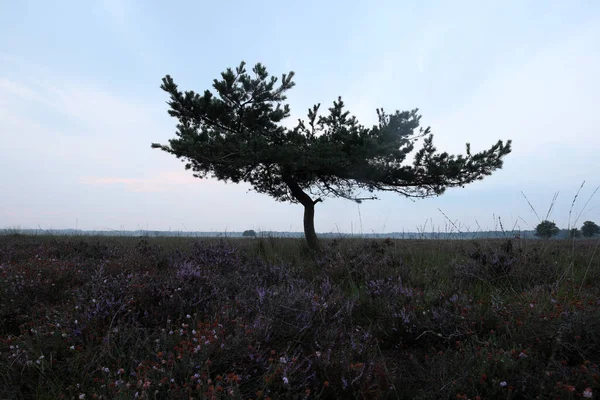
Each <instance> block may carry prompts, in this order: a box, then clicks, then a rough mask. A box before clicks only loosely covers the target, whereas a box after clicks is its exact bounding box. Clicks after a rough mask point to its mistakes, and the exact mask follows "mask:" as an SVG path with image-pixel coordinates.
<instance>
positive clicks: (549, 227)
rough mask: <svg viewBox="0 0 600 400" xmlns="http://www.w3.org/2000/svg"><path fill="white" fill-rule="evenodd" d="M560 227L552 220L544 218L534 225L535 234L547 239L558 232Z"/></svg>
mask: <svg viewBox="0 0 600 400" xmlns="http://www.w3.org/2000/svg"><path fill="white" fill-rule="evenodd" d="M559 231H560V229H558V227H557V226H556V224H555V223H554V222H552V221H548V220H544V221H542V222H540V223H539V224H538V226H536V227H535V236H537V237H541V238H546V239H549V238H551V237H552V236H555V235H557V234H558V232H559Z"/></svg>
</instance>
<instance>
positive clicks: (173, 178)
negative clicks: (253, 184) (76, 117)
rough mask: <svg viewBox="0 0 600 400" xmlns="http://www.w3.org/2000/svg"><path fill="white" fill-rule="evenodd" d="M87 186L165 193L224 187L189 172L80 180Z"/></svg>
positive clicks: (85, 178)
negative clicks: (172, 189) (177, 188)
mask: <svg viewBox="0 0 600 400" xmlns="http://www.w3.org/2000/svg"><path fill="white" fill-rule="evenodd" d="M80 182H81V183H83V184H86V185H96V186H104V185H116V184H121V185H124V186H125V187H126V188H127V190H130V191H133V192H163V191H167V190H169V189H170V187H172V186H180V185H193V184H198V183H200V182H202V185H214V186H222V184H220V183H218V182H217V181H215V180H212V179H199V178H196V177H194V176H193V175H192V174H191V173H190V172H189V171H188V172H184V171H169V172H161V173H159V174H158V175H157V176H155V177H154V178H146V179H144V178H119V177H84V178H81V180H80Z"/></svg>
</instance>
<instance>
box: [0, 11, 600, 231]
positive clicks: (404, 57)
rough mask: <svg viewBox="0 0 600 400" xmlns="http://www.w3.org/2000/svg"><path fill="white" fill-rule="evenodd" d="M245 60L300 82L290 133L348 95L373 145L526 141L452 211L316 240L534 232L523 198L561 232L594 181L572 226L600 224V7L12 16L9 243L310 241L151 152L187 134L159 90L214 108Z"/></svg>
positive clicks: (0, 166) (389, 205) (392, 210)
mask: <svg viewBox="0 0 600 400" xmlns="http://www.w3.org/2000/svg"><path fill="white" fill-rule="evenodd" d="M426 4H428V5H426ZM433 4H435V6H434V5H433ZM241 60H244V61H246V62H247V63H248V64H249V65H250V66H252V65H254V64H255V63H257V62H262V63H264V64H265V65H266V67H267V68H268V70H269V72H270V73H272V74H275V75H277V76H281V74H282V73H286V72H288V71H290V70H293V71H295V72H296V78H295V81H296V87H295V88H293V89H292V90H291V91H290V92H289V98H288V100H289V103H290V105H291V108H292V117H291V118H290V121H289V123H293V122H294V121H296V119H297V118H299V117H304V116H305V113H306V110H307V109H308V108H309V107H311V106H312V105H313V104H315V103H322V104H323V105H324V106H327V107H329V106H330V105H331V103H332V102H333V100H334V99H336V98H337V96H338V95H341V96H342V98H343V99H344V102H345V103H346V104H347V106H348V109H349V110H350V112H351V113H352V114H354V115H356V116H357V117H358V118H359V120H360V122H361V123H363V124H366V125H369V126H370V125H372V124H374V123H375V122H376V119H377V115H376V112H375V109H376V108H378V107H383V108H385V109H386V110H387V111H393V110H396V109H399V110H407V109H413V108H417V107H418V108H419V109H420V112H421V113H422V115H423V119H422V122H423V123H424V124H425V125H428V126H431V129H432V132H433V133H434V143H435V144H436V145H437V147H438V149H442V150H448V151H451V152H463V151H464V146H465V143H466V142H470V143H471V145H472V149H473V150H474V151H479V150H484V149H486V148H488V147H489V146H491V145H492V144H494V143H495V142H496V141H497V140H498V139H503V140H506V139H512V140H513V148H514V150H513V152H512V154H510V155H509V156H507V157H506V159H505V166H504V168H503V169H502V170H501V171H498V172H496V173H495V174H494V175H493V176H491V177H488V178H486V179H485V180H484V181H482V182H477V183H474V184H471V185H469V186H467V187H466V188H465V189H450V190H449V191H448V192H447V193H446V194H444V195H443V196H441V197H438V198H432V199H426V200H417V201H416V202H412V201H411V200H409V199H406V198H403V197H400V196H399V195H391V194H385V195H382V196H381V198H382V199H381V200H379V201H371V202H365V203H363V204H362V205H360V206H357V205H356V204H355V203H352V202H349V201H347V200H327V201H325V202H324V203H322V204H321V203H320V204H318V206H317V210H316V229H317V231H318V232H337V231H340V232H351V231H353V232H360V231H361V230H362V231H363V232H373V231H375V232H393V231H416V230H417V229H422V227H423V225H425V224H427V230H428V231H430V230H431V229H432V226H433V229H434V230H436V231H438V230H441V231H445V230H449V229H450V228H448V226H449V222H448V220H447V219H446V217H445V216H444V215H443V214H442V212H443V213H444V214H445V215H446V216H447V217H448V218H449V219H450V220H452V221H453V222H455V223H456V225H457V226H459V227H460V229H461V230H463V231H469V230H470V231H474V230H477V229H484V230H485V229H494V228H495V227H497V218H498V217H500V218H501V220H502V223H503V224H504V228H505V229H511V228H513V227H516V228H520V229H532V228H533V227H535V225H536V224H537V223H538V222H539V220H538V217H537V216H536V215H535V214H534V213H533V211H532V210H531V209H530V207H529V205H528V204H527V202H526V200H525V199H524V198H523V195H522V194H521V191H522V192H524V193H525V195H526V196H527V197H528V199H529V200H530V201H531V203H532V205H533V206H534V208H535V209H536V210H537V213H538V214H539V216H540V217H542V218H543V217H545V214H546V212H547V211H548V207H549V206H550V203H551V202H552V198H553V196H554V193H555V192H557V191H558V192H560V193H559V195H558V198H557V200H556V204H555V206H554V209H553V211H552V213H551V215H550V219H551V220H554V221H556V223H557V224H558V225H559V226H560V227H566V226H567V224H568V221H569V209H570V207H571V202H572V200H573V196H574V195H575V193H576V191H577V189H578V187H579V186H580V185H581V183H582V182H583V181H586V183H585V186H584V187H583V189H582V191H581V193H580V196H579V198H578V201H577V203H576V205H575V207H574V209H573V214H572V216H571V224H573V222H574V220H575V219H576V216H577V215H579V214H580V213H581V216H580V217H579V220H577V221H576V222H577V226H581V224H582V223H583V221H585V220H593V221H596V222H598V223H600V192H599V193H598V195H597V196H594V197H593V198H592V200H591V201H590V202H589V203H588V205H587V207H585V208H584V205H585V203H586V201H587V200H588V198H589V197H590V196H591V195H592V193H593V191H594V189H595V188H596V187H597V186H598V185H600V153H599V151H600V108H599V106H600V76H599V71H600V2H598V1H595V0H589V1H539V0H535V1H524V0H514V1H513V0H510V1H487V2H481V1H437V2H423V1H416V0H415V1H397V0H390V1H372V2H363V1H350V2H348V1H346V2H339V1H324V0H319V1H317V0H307V1H302V2H292V1H285V2H282V1H250V2H249V1H227V2H217V1H213V2H209V1H191V0H190V1H170V2H158V1H142V0H105V1H91V0H90V1H74V0H73V1H61V0H58V1H52V2H50V1H41V0H38V1H29V0H20V1H9V0H0V228H4V227H21V228H35V227H37V226H38V225H39V226H41V227H42V228H44V229H51V228H54V229H59V228H74V227H75V225H76V223H77V226H78V228H80V229H128V230H134V229H138V228H140V227H143V228H146V227H147V228H148V229H151V230H168V229H171V230H201V231H211V230H214V231H224V230H228V231H239V230H244V229H251V228H252V229H256V230H291V231H301V230H302V207H301V206H299V205H290V204H283V203H277V202H275V201H273V200H272V199H271V198H270V197H268V196H266V195H258V194H256V193H248V189H249V187H248V186H246V185H234V184H224V183H222V182H218V181H214V180H199V179H196V178H193V177H192V176H191V173H190V172H189V171H185V170H184V168H183V164H182V163H181V162H180V161H178V160H177V159H175V158H174V157H173V156H171V155H170V154H167V153H165V152H162V151H159V150H153V149H151V148H150V143H152V142H160V143H166V142H167V141H168V139H169V138H172V137H173V136H174V134H175V124H176V120H174V119H173V118H171V117H169V115H168V114H167V109H168V106H167V104H166V103H165V102H166V101H167V99H168V97H167V94H166V93H164V92H163V91H162V90H160V88H159V86H160V83H161V78H162V77H164V76H165V75H166V74H170V75H171V76H173V78H174V79H175V81H176V83H178V84H179V86H180V88H181V89H183V90H189V89H193V90H195V91H199V92H202V91H204V90H205V89H209V88H211V84H212V80H213V79H214V78H216V77H218V76H219V74H220V72H221V71H223V70H225V69H226V68H227V67H234V66H237V65H238V64H239V62H240V61H241ZM440 210H441V211H442V212H441V211H440ZM495 218H496V219H495Z"/></svg>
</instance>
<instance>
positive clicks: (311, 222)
mask: <svg viewBox="0 0 600 400" xmlns="http://www.w3.org/2000/svg"><path fill="white" fill-rule="evenodd" d="M304 237H305V238H306V242H307V243H308V247H310V248H311V249H312V250H318V249H319V239H318V238H317V232H315V204H314V203H313V202H312V201H311V204H306V205H304Z"/></svg>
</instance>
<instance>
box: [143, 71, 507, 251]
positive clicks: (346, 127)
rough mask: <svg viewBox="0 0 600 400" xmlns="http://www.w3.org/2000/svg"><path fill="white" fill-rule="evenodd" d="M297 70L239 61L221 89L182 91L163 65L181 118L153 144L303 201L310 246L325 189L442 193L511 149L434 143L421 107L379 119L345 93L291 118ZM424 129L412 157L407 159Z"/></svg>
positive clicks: (332, 192)
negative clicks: (350, 107) (347, 100)
mask: <svg viewBox="0 0 600 400" xmlns="http://www.w3.org/2000/svg"><path fill="white" fill-rule="evenodd" d="M293 76H294V72H290V73H289V74H283V75H282V77H281V81H280V84H279V85H276V84H277V81H278V79H277V78H276V77H274V76H272V77H270V78H269V74H268V73H267V70H266V68H265V67H264V66H263V65H262V64H260V63H258V64H256V65H255V66H254V68H253V69H252V74H249V73H247V71H246V68H245V63H244V62H242V63H241V64H240V65H239V67H237V68H236V69H235V70H234V69H231V68H228V69H227V70H226V71H224V72H222V73H221V79H220V80H219V79H215V80H214V81H213V85H212V86H213V88H214V90H215V91H216V96H215V95H214V94H213V93H212V92H210V91H209V90H206V91H204V93H203V94H199V93H196V92H194V91H186V92H181V91H179V90H178V87H177V85H176V84H175V82H174V81H173V79H172V78H171V76H169V75H166V76H165V77H164V78H163V80H162V85H161V89H163V90H164V91H165V92H167V93H168V94H169V95H170V101H169V102H168V104H169V106H170V109H169V114H170V115H171V116H172V117H175V118H177V119H178V121H179V123H178V125H177V131H176V136H177V137H175V138H173V139H170V140H169V144H168V145H162V144H157V143H153V144H152V147H153V148H158V149H161V150H164V151H166V152H168V153H170V154H173V155H174V156H176V157H177V158H180V159H182V161H183V162H185V167H186V169H191V170H192V171H193V172H194V176H196V177H198V178H205V177H207V176H212V177H214V178H216V179H218V180H222V181H226V182H233V183H240V182H246V183H248V184H250V186H251V187H252V189H253V190H254V191H256V192H258V193H264V194H267V195H269V196H271V197H273V198H274V199H275V200H277V201H283V202H291V203H300V204H301V205H302V206H304V233H305V237H306V240H307V242H308V244H309V246H310V247H311V248H313V249H317V247H318V240H317V235H316V233H315V228H314V213H315V205H316V204H318V203H319V202H321V201H323V199H324V198H326V197H340V198H345V199H349V200H352V201H356V202H361V201H363V200H367V199H376V196H375V195H374V194H373V193H375V192H385V191H388V192H395V193H398V194H400V195H403V196H407V197H417V198H424V197H430V196H436V195H441V194H442V193H444V191H445V190H446V188H449V187H457V186H463V187H464V185H466V184H468V183H471V182H474V181H476V180H480V179H483V178H484V177H485V176H488V175H491V174H492V172H494V171H495V170H497V169H499V168H501V167H502V164H503V160H502V159H503V157H504V156H506V155H507V154H509V153H510V152H511V141H510V140H508V141H507V142H506V143H503V142H502V141H501V140H499V141H498V142H497V143H496V144H494V145H493V146H492V147H491V148H490V149H488V150H485V151H482V152H479V153H471V148H470V145H469V144H468V143H467V144H466V155H450V154H448V153H446V152H438V151H437V149H436V148H435V147H434V145H433V135H431V134H430V129H429V128H426V129H423V128H420V127H419V126H420V119H421V116H420V115H419V114H418V109H414V110H412V111H402V112H401V111H396V112H395V113H393V114H387V113H386V112H385V111H384V110H383V109H377V115H378V117H379V123H378V124H377V125H375V126H372V127H370V128H369V127H365V126H363V125H360V124H359V123H358V121H357V120H356V118H355V117H353V116H350V115H349V112H348V111H346V110H345V109H344V103H343V102H342V99H341V97H340V98H338V100H337V101H334V102H333V107H331V108H329V110H328V111H329V112H328V114H326V115H324V116H321V115H319V109H320V104H317V105H315V106H314V107H312V108H311V109H309V110H308V118H307V120H298V123H297V125H296V126H295V127H294V128H292V129H288V128H285V127H284V126H282V125H281V121H282V120H283V119H284V118H287V117H288V116H289V115H290V108H289V105H287V104H284V101H285V100H286V96H285V92H286V91H288V90H289V89H291V88H292V87H293V86H294V82H293V81H292V78H293ZM422 137H425V138H424V141H423V145H422V147H421V148H420V149H419V150H418V151H417V152H416V154H415V156H414V160H413V162H412V164H407V163H405V161H406V158H407V156H408V154H409V153H411V152H412V151H413V149H414V147H415V142H417V140H419V138H422ZM363 193H366V194H363Z"/></svg>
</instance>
